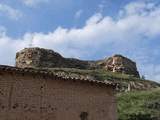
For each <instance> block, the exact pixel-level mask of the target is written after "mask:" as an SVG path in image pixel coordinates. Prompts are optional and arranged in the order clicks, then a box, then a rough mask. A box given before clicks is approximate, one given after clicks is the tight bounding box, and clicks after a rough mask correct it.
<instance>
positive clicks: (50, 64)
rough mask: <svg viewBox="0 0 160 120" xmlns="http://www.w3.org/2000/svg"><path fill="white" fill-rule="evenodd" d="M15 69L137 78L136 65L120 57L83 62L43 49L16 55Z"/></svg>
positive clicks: (31, 49) (26, 50) (21, 52)
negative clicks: (98, 72)
mask: <svg viewBox="0 0 160 120" xmlns="http://www.w3.org/2000/svg"><path fill="white" fill-rule="evenodd" d="M16 67H20V68H26V67H28V68H32V67H33V68H78V69H99V68H104V69H106V70H107V71H112V72H118V73H124V74H129V75H133V76H135V77H139V73H138V71H137V67H136V63H135V62H133V61H132V60H130V59H128V58H126V57H123V56H121V55H114V56H113V57H110V58H108V59H105V60H101V61H83V60H78V59H74V58H64V57H63V56H61V55H60V54H59V53H57V52H54V51H53V50H48V49H43V48H25V49H23V50H21V51H20V52H18V53H17V54H16Z"/></svg>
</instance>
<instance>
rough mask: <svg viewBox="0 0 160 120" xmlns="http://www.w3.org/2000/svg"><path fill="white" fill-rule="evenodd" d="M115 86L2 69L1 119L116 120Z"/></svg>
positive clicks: (0, 79) (0, 91)
mask: <svg viewBox="0 0 160 120" xmlns="http://www.w3.org/2000/svg"><path fill="white" fill-rule="evenodd" d="M116 116H117V115H116V103H115V97H114V96H113V88H112V87H109V86H100V85H97V84H91V83H86V82H83V81H82V82H81V81H72V80H61V79H60V78H55V77H51V76H43V75H35V74H31V73H28V74H26V73H25V74H20V73H11V72H8V73H7V72H4V73H3V72H0V120H116Z"/></svg>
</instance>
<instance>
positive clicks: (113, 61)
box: [99, 55, 139, 77]
mask: <svg viewBox="0 0 160 120" xmlns="http://www.w3.org/2000/svg"><path fill="white" fill-rule="evenodd" d="M99 65H100V66H102V67H104V68H105V69H106V70H108V71H112V72H117V73H124V74H129V75H133V76H135V77H139V72H138V70H137V67H136V63H135V62H133V61H132V60H130V59H128V58H126V57H124V56H122V55H114V56H112V57H109V58H107V59H105V60H102V61H101V62H99Z"/></svg>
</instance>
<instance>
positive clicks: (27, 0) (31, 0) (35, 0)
mask: <svg viewBox="0 0 160 120" xmlns="http://www.w3.org/2000/svg"><path fill="white" fill-rule="evenodd" d="M48 1H49V0H22V2H23V3H24V4H25V5H27V6H31V7H32V6H36V5H37V4H40V3H47V2H48Z"/></svg>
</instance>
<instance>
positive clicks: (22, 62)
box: [16, 48, 97, 69]
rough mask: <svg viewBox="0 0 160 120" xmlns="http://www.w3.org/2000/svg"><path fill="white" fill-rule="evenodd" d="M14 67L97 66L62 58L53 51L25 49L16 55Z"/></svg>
mask: <svg viewBox="0 0 160 120" xmlns="http://www.w3.org/2000/svg"><path fill="white" fill-rule="evenodd" d="M16 67H20V68H26V67H27V68H36V67H37V68H78V69H93V68H94V67H97V66H96V64H95V63H94V62H91V61H82V60H78V59H74V58H64V57H62V56H61V55H60V54H59V53H57V52H54V51H53V50H48V49H43V48H25V49H23V50H21V51H20V52H18V53H17V54H16Z"/></svg>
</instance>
